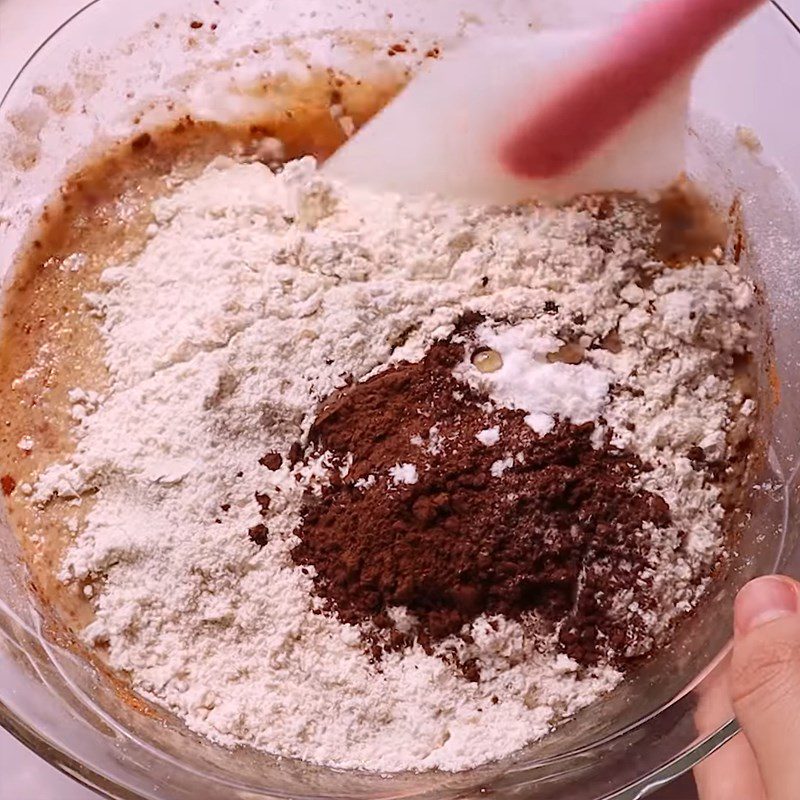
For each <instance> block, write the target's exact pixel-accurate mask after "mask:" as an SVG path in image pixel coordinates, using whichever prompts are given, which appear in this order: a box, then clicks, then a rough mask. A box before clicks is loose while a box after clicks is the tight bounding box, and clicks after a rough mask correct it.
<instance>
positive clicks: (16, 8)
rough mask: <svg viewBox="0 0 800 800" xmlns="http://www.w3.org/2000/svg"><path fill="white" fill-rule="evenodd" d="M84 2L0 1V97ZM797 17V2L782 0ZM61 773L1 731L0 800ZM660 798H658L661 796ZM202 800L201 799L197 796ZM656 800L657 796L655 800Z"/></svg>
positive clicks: (43, 792)
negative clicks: (54, 30)
mask: <svg viewBox="0 0 800 800" xmlns="http://www.w3.org/2000/svg"><path fill="white" fill-rule="evenodd" d="M84 4H85V0H28V2H24V3H21V2H18V0H0V94H2V93H3V91H4V90H5V87H6V86H8V84H9V83H10V81H11V80H12V79H13V77H14V75H15V74H16V72H17V71H18V69H19V68H20V67H21V66H22V64H23V63H24V62H25V60H26V59H27V58H28V56H29V55H30V54H31V53H32V52H33V50H34V49H35V48H36V47H37V46H38V44H39V43H40V42H41V41H42V40H43V39H44V38H45V36H47V34H49V33H50V32H51V31H52V30H53V29H54V28H55V27H56V26H57V25H58V24H59V23H61V22H62V21H64V20H65V19H67V18H68V17H69V16H71V15H72V14H73V13H74V12H75V11H77V10H78V9H80V8H81V7H82V6H83V5H84ZM783 6H784V8H785V9H786V10H787V11H789V13H791V14H793V15H794V17H795V19H800V0H783ZM690 787H691V783H690V782H688V781H687V782H681V783H680V784H679V785H677V786H675V787H673V788H672V790H669V791H667V792H665V793H664V795H663V800H690V798H691V797H692V796H693V792H692V790H691V788H690ZM97 797H98V796H97V795H96V794H94V793H93V792H89V791H87V790H85V789H83V788H82V787H80V786H78V784H76V783H74V782H73V781H72V780H71V779H69V778H66V777H64V776H62V775H61V774H59V773H58V772H57V771H56V770H55V769H53V768H52V767H50V766H48V765H47V764H45V763H44V762H43V761H41V760H40V759H39V758H38V757H37V756H35V755H34V754H33V753H31V752H30V751H28V750H27V749H26V748H25V747H23V746H22V745H21V744H19V743H17V742H16V741H15V740H14V739H13V738H12V737H11V736H10V735H9V734H7V733H6V732H5V731H2V730H1V729H0V800H97ZM659 797H662V795H659ZM198 800H202V798H198ZM654 800H655V798H654Z"/></svg>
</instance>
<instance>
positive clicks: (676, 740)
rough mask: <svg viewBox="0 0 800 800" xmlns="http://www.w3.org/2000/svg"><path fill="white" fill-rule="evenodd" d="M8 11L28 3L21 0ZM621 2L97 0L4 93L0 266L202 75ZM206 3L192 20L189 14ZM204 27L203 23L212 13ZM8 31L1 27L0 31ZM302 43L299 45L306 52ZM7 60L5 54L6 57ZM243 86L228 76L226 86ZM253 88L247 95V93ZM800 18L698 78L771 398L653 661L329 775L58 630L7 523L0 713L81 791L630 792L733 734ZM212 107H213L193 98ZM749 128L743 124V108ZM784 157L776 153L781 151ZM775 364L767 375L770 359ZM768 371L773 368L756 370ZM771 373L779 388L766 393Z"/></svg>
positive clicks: (763, 512) (694, 135)
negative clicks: (750, 478) (724, 562)
mask: <svg viewBox="0 0 800 800" xmlns="http://www.w3.org/2000/svg"><path fill="white" fill-rule="evenodd" d="M2 5H3V9H2V10H3V11H7V10H8V9H9V8H12V7H13V8H14V9H15V10H16V11H18V12H19V15H25V14H29V13H30V11H29V9H28V6H29V4H28V3H25V2H23V0H2ZM630 5H632V2H631V0H628V1H627V2H622V1H621V0H617V2H613V1H611V0H604V2H598V0H583V2H580V1H579V0H573V2H566V0H403V1H402V2H401V0H394V1H392V0H385V1H383V0H339V2H337V3H332V2H330V0H302V2H301V0H250V1H249V2H248V1H247V0H239V2H236V3H234V2H233V0H219V2H218V3H217V2H214V0H191V2H186V0H140V2H138V3H126V2H122V0H95V2H92V3H89V4H88V5H87V6H86V8H84V9H83V10H82V11H81V13H79V14H77V15H76V16H74V17H73V18H72V19H70V20H69V22H68V23H66V24H65V25H63V26H62V27H61V28H59V29H58V30H56V31H55V32H54V33H53V34H52V35H51V36H50V37H49V38H48V39H47V40H46V41H45V42H44V43H43V44H42V45H41V46H40V47H39V49H38V50H37V51H36V53H35V55H34V56H33V57H31V59H30V60H29V61H28V63H27V64H26V66H25V68H24V69H23V71H22V72H21V73H20V75H19V76H18V77H17V78H16V80H15V81H14V82H13V84H12V86H11V87H10V88H9V90H8V92H7V93H6V95H5V97H4V99H3V101H2V106H1V107H0V272H2V273H6V274H7V272H8V270H9V267H10V265H11V264H12V262H13V256H14V253H15V252H16V251H17V250H18V248H19V247H20V246H21V243H22V242H23V240H24V236H25V231H26V230H27V229H28V228H29V227H30V225H31V224H32V222H33V221H35V219H36V214H37V211H38V209H39V208H40V207H41V205H42V203H43V201H44V200H45V198H46V197H47V196H48V195H49V194H51V193H52V192H53V191H55V190H56V189H57V187H58V185H59V181H60V179H61V177H62V176H64V175H65V173H67V172H69V170H70V168H71V167H72V166H74V165H75V164H76V163H80V161H81V160H83V159H86V158H87V157H89V156H90V155H91V153H92V152H93V151H96V150H98V149H99V148H102V147H103V146H104V145H107V144H109V143H111V142H113V141H115V140H117V139H119V138H121V137H129V136H130V135H132V134H133V133H135V131H136V130H137V129H142V128H147V127H149V126H151V125H154V124H158V123H159V122H163V121H164V120H166V119H169V118H175V117H177V116H179V115H181V114H184V113H187V112H190V113H193V114H201V115H202V114H206V115H208V113H209V112H208V110H207V109H206V110H205V111H204V110H203V109H202V108H200V106H202V105H203V104H204V101H205V100H207V99H208V97H209V92H210V91H212V90H213V91H216V92H219V93H220V94H219V97H218V100H219V98H220V97H224V96H226V93H227V96H228V99H229V100H230V101H231V102H230V103H229V104H227V105H226V103H225V102H221V103H220V102H218V103H217V104H216V105H215V106H214V108H216V109H217V111H218V112H219V113H223V112H224V111H225V109H226V108H227V109H228V112H229V113H231V114H236V113H240V112H241V110H242V103H241V101H242V97H243V96H244V95H243V94H242V92H241V91H240V90H241V87H242V86H244V85H247V84H248V82H252V81H253V80H254V79H260V78H261V77H263V76H265V75H266V76H267V77H269V76H270V75H272V76H275V75H281V74H284V73H286V72H289V73H292V72H295V71H296V70H297V69H298V68H300V69H301V70H302V69H303V68H304V67H305V63H306V62H309V61H313V62H315V63H317V64H319V65H320V66H323V67H330V68H333V69H346V70H347V71H349V72H350V73H351V74H353V75H356V76H363V77H365V78H366V79H371V78H374V77H375V75H379V74H381V71H385V70H397V69H398V68H399V65H400V66H402V67H403V68H404V67H405V66H409V67H412V68H413V66H414V64H413V56H412V55H410V56H409V57H408V61H407V62H406V61H403V59H401V58H397V57H394V58H390V57H389V56H388V54H387V52H386V47H376V46H375V43H376V42H377V43H384V44H386V43H389V42H392V41H396V40H397V39H398V38H399V37H401V36H402V37H404V36H406V35H408V36H409V37H410V38H411V40H412V41H415V42H420V43H422V44H425V43H431V42H436V43H437V44H439V45H440V46H442V47H447V45H448V43H450V42H452V41H453V40H455V39H457V38H459V37H463V36H470V35H474V34H475V33H477V32H480V31H481V30H483V29H487V28H488V29H491V30H495V31H496V30H501V29H506V30H512V31H516V32H518V31H519V30H520V29H521V28H524V27H526V26H530V27H533V28H536V27H541V26H552V25H582V24H587V23H594V22H597V21H598V19H606V20H607V19H608V17H609V15H614V14H618V13H620V12H621V11H622V10H623V9H624V8H625V7H626V6H630ZM195 20H197V21H203V22H204V23H205V24H204V25H203V27H202V28H197V26H195V27H192V26H191V24H190V23H191V22H192V21H195ZM214 24H215V25H216V27H215V28H214V29H212V25H214ZM11 35H13V33H12V34H11ZM298 59H299V61H298ZM0 60H2V56H1V55H0ZM237 87H238V88H237ZM245 94H246V93H245ZM797 96H800V35H798V33H797V30H796V29H795V28H794V27H793V26H792V24H791V22H790V20H789V19H788V18H787V17H786V16H785V15H784V14H782V12H781V11H780V9H778V8H777V7H776V6H774V5H773V6H765V7H764V8H763V9H762V10H761V11H759V13H758V14H756V15H755V16H754V17H753V18H751V19H750V20H749V21H748V22H747V23H746V24H745V25H743V26H742V27H741V28H740V29H738V30H737V31H736V32H735V33H734V34H732V35H731V36H730V37H729V38H728V39H727V40H726V41H725V42H724V43H723V44H722V45H720V46H719V47H718V48H717V49H716V50H715V52H714V53H713V54H712V56H711V57H709V58H708V59H707V60H706V61H705V62H704V64H703V66H702V68H701V70H700V73H699V74H698V76H697V79H696V81H695V88H694V95H693V110H692V115H691V126H690V130H689V131H688V132H687V137H688V142H689V153H690V156H689V170H690V173H691V174H692V175H694V176H695V177H696V178H697V179H698V180H700V181H701V182H702V183H703V184H704V185H705V186H707V187H709V189H710V191H711V192H712V193H713V194H714V196H715V197H716V199H717V200H718V202H719V203H721V204H725V205H726V206H727V205H728V204H730V203H732V202H733V201H734V200H735V199H736V200H738V203H739V206H740V208H741V218H742V220H743V225H744V229H745V231H746V240H747V248H746V251H745V258H747V260H748V262H749V265H750V267H751V269H752V270H753V274H754V275H755V276H756V278H757V280H758V281H759V283H760V285H761V287H762V289H763V295H764V298H765V302H766V304H767V307H768V309H769V315H770V324H771V331H772V337H771V340H770V341H769V343H768V342H767V340H768V338H769V337H766V336H765V337H763V338H764V340H765V345H764V350H765V352H764V363H765V364H767V363H772V364H773V367H772V368H771V369H766V368H765V370H764V374H763V375H762V376H761V377H762V382H763V384H764V393H765V396H766V397H770V398H772V400H771V401H770V403H767V405H770V404H771V405H772V406H774V407H773V408H771V417H772V420H771V434H770V436H769V437H768V438H769V441H768V442H766V443H765V444H766V445H767V449H768V458H767V459H766V460H765V466H764V469H763V471H762V472H763V474H761V475H760V476H759V479H758V485H757V486H755V487H754V488H753V513H752V515H751V516H750V518H749V519H748V520H746V522H745V524H744V527H743V530H742V535H741V543H740V545H739V546H738V549H737V551H736V552H735V553H734V555H733V558H732V562H733V563H732V568H731V570H730V571H729V573H728V574H727V575H726V577H725V579H724V581H722V582H721V583H719V584H717V585H715V588H714V589H713V591H712V592H711V593H710V594H709V596H708V597H707V598H706V600H705V602H704V604H703V606H702V608H701V609H700V612H699V613H698V614H696V615H695V616H694V617H693V619H692V620H691V621H690V622H689V623H688V624H687V625H686V626H684V627H683V628H682V629H681V631H680V634H679V636H678V638H677V639H676V641H675V642H674V643H673V645H672V646H670V647H669V648H668V649H666V650H665V651H664V652H662V653H660V654H659V655H658V657H657V658H655V659H654V660H653V661H652V662H650V663H649V664H648V665H647V666H646V667H645V668H643V669H642V670H641V672H639V673H638V674H636V675H635V676H633V677H632V678H631V680H629V681H627V682H626V683H625V684H624V685H623V686H622V687H620V688H619V689H618V690H617V691H616V692H614V693H612V694H611V695H610V696H609V697H607V698H606V699H605V700H604V701H602V702H600V703H598V704H596V705H594V706H592V707H591V708H590V709H588V710H586V711H585V712H582V713H581V714H580V715H579V717H578V718H577V719H576V720H575V721H572V722H570V723H568V724H566V725H564V726H563V727H562V728H560V729H559V730H558V731H556V732H555V733H554V734H553V735H552V736H551V737H549V738H548V739H546V740H545V741H543V742H541V743H539V744H537V745H535V746H531V747H529V748H528V749H526V750H524V751H522V752H520V753H517V754H515V755H514V756H513V757H511V758H508V759H506V760H504V761H503V762H500V763H495V764H491V765H488V766H485V767H482V768H480V769H476V770H472V771H468V772H464V773H460V774H442V773H427V774H400V775H392V776H387V777H382V776H379V775H374V774H358V773H352V772H351V773H346V772H337V771H333V770H329V769H324V768H321V767H315V766H311V765H308V764H304V763H300V762H295V761H291V760H277V759H275V758H271V757H270V756H267V755H264V754H262V753H257V752H253V751H249V750H239V751H236V752H232V751H229V750H226V749H223V748H220V747H217V746H214V745H212V744H210V743H209V742H207V741H204V740H201V739H199V738H197V737H195V736H193V735H192V734H190V733H189V732H187V730H186V729H185V728H183V727H182V726H181V724H180V723H179V722H178V721H177V720H175V719H172V718H170V717H169V715H167V714H166V713H164V712H161V711H155V712H154V711H152V710H151V709H148V708H147V706H146V705H145V704H144V703H141V702H138V703H137V702H136V701H135V700H132V699H131V698H130V697H128V696H126V695H125V692H124V690H123V689H121V688H120V685H119V683H117V682H114V681H113V680H111V679H110V678H109V677H108V676H107V675H105V674H102V673H101V672H99V671H97V670H96V669H94V668H92V667H90V666H89V665H88V664H87V663H86V662H85V661H84V660H83V659H81V658H79V657H78V656H76V655H75V654H74V653H73V652H72V651H71V650H70V649H68V648H66V647H64V646H62V645H61V644H59V642H60V641H62V640H61V638H60V637H59V636H58V633H57V630H54V628H53V626H52V624H51V622H50V621H49V620H50V618H49V617H48V614H47V610H46V609H43V608H42V607H41V606H40V604H39V602H38V600H37V599H36V597H35V595H34V594H33V593H32V592H31V591H30V590H29V583H28V580H27V578H26V572H25V569H24V567H23V566H22V563H21V560H20V554H19V550H18V547H17V544H16V542H15V539H14V537H13V535H12V533H11V531H10V530H9V528H8V526H7V525H6V524H2V523H0V724H2V725H3V726H4V727H6V728H7V729H8V730H10V731H11V732H12V733H13V734H14V735H15V736H17V737H18V738H19V739H20V740H22V741H23V742H24V743H26V744H27V745H28V746H29V747H31V748H32V749H33V750H35V751H36V752H37V753H39V754H40V755H41V756H43V757H44V758H45V759H46V760H48V761H49V762H51V763H52V764H54V765H56V766H57V767H59V768H60V769H62V770H63V771H64V772H67V773H68V774H70V775H72V776H74V777H75V778H77V779H78V780H80V781H82V782H83V783H85V784H87V785H88V786H91V787H92V788H94V789H96V790H98V791H100V792H101V793H104V794H106V795H107V796H109V797H114V798H152V799H153V800H155V798H162V800H163V798H170V800H183V799H184V798H185V800H190V798H191V799H192V800H194V798H197V797H203V798H204V800H223V799H224V800H245V799H246V800H257V798H268V797H269V798H278V797H292V798H353V799H354V800H355V799H356V798H385V799H386V800H389V798H400V797H404V798H412V797H413V798H453V799H454V800H455V798H467V797H477V796H479V795H481V794H489V793H491V794H492V795H494V796H495V797H497V798H512V797H522V796H524V797H526V798H531V800H535V799H538V800H545V799H549V798H559V800H599V799H600V798H617V800H622V799H623V798H626V799H627V800H633V798H639V797H643V796H644V795H645V794H647V793H648V792H649V791H651V790H652V789H654V788H656V787H658V786H660V785H663V784H664V783H666V782H668V781H670V780H671V779H672V778H673V777H675V776H676V775H679V774H680V773H682V772H684V771H686V770H687V769H690V768H691V767H692V766H694V765H695V764H697V763H698V762H699V761H700V760H701V759H702V758H703V757H705V756H706V755H708V754H709V753H711V752H713V751H714V750H715V749H716V748H718V747H719V746H721V745H722V744H723V743H724V742H726V741H727V740H728V739H729V738H730V737H731V736H733V735H734V734H735V733H736V731H737V726H736V723H735V721H733V720H732V718H731V715H730V710H729V709H728V708H727V707H726V705H725V702H724V679H725V670H726V668H727V658H726V652H727V648H728V642H729V638H730V611H731V603H732V599H733V597H734V594H735V592H736V590H737V589H738V588H739V587H740V586H741V585H742V584H743V583H744V582H745V581H746V580H748V579H749V578H751V577H753V576H754V575H756V574H759V573H764V572H772V571H774V570H776V569H777V570H781V571H783V572H786V573H788V574H791V575H794V576H796V577H800V550H798V533H800V525H798V518H797V506H796V499H797V480H796V478H797V469H796V465H797V456H798V452H800V448H798V445H797V443H798V433H799V432H800V408H798V405H800V391H799V387H800V384H799V383H798V382H799V381H800V362H798V360H797V358H796V356H795V353H794V350H795V344H796V341H797V331H798V330H800V313H799V312H798V309H800V303H797V302H796V300H797V299H798V298H800V270H798V269H797V268H796V262H797V260H798V259H797V258H796V254H797V248H798V244H800V230H799V229H798V222H797V221H798V220H799V219H800V216H798V213H797V210H798V204H797V198H796V196H795V192H794V186H793V183H794V181H796V180H797V179H800V150H798V148H796V146H795V143H796V141H797V137H798V134H799V133H800V130H799V129H800V119H798V115H797V113H796V112H795V111H794V110H793V104H792V103H791V100H792V99H793V98H795V97H797ZM206 105H207V104H206ZM739 125H741V126H746V127H747V129H751V130H752V131H754V132H755V134H757V136H758V137H759V139H760V141H761V143H762V144H763V154H762V153H759V152H757V151H758V150H759V147H758V146H757V145H756V142H755V139H754V138H753V136H752V135H750V134H749V133H748V135H746V136H743V135H741V131H740V132H739V134H740V135H738V136H737V135H736V129H737V126H739ZM778 165H780V167H779V166H778ZM776 375H777V376H778V377H777V381H776V380H775V376H776ZM770 376H771V377H770ZM778 383H779V391H778Z"/></svg>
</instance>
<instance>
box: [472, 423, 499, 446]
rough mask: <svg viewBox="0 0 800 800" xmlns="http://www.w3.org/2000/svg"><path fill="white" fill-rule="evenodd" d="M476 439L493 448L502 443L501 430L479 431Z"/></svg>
mask: <svg viewBox="0 0 800 800" xmlns="http://www.w3.org/2000/svg"><path fill="white" fill-rule="evenodd" d="M475 438H476V439H477V440H478V441H479V442H480V443H481V444H482V445H484V446H486V447H492V446H493V445H496V444H497V443H498V442H499V441H500V428H499V427H498V426H495V427H494V428H486V430H483V431H479V432H478V433H476V434H475Z"/></svg>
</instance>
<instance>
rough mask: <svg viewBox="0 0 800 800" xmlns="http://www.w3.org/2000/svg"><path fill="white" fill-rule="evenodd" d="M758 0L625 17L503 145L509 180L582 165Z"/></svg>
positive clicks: (663, 3) (660, 8) (722, 0)
mask: <svg viewBox="0 0 800 800" xmlns="http://www.w3.org/2000/svg"><path fill="white" fill-rule="evenodd" d="M762 2H763V0H656V1H655V2H650V3H647V4H646V5H645V6H643V7H642V8H640V9H638V10H637V11H635V12H634V13H633V14H632V15H631V16H630V17H628V18H627V19H626V20H625V21H624V22H623V24H622V26H621V27H620V28H619V29H617V30H616V31H615V32H614V33H613V34H612V35H611V36H610V37H609V39H608V40H607V41H606V42H605V43H604V44H603V45H602V46H601V47H599V48H598V49H597V50H596V51H595V52H594V53H593V55H592V57H591V58H590V59H589V60H587V61H586V62H585V63H584V64H583V65H582V66H581V67H579V68H578V69H577V70H576V71H575V72H573V73H572V74H571V75H568V77H567V78H566V79H565V80H563V81H561V82H560V83H559V85H558V87H557V88H556V89H555V90H554V91H553V92H552V93H551V94H550V95H549V96H546V98H545V100H544V102H543V103H542V104H540V105H539V106H538V108H537V110H536V111H535V112H534V113H533V114H532V115H531V116H530V117H529V118H528V119H526V120H524V121H523V123H522V124H521V125H520V126H519V127H518V128H517V129H516V130H515V131H514V133H513V134H512V135H511V136H510V137H509V138H508V139H507V140H506V141H505V142H504V143H503V145H502V148H501V160H502V162H503V164H504V166H505V167H506V168H507V169H508V170H509V171H510V172H512V173H513V174H515V175H517V176H519V177H525V178H552V177H555V176H558V175H562V174H564V173H566V172H568V171H569V170H570V168H571V167H573V166H575V165H576V164H578V163H580V162H581V161H582V160H583V159H585V158H586V157H587V156H589V155H590V154H591V153H592V152H593V151H594V150H596V149H597V148H598V147H599V146H600V145H602V144H603V142H605V141H606V140H607V139H608V138H609V137H610V136H611V135H612V134H613V133H614V132H615V131H617V130H618V129H620V128H621V127H622V126H624V125H625V123H626V122H627V121H628V120H629V119H631V117H632V116H633V115H634V114H636V113H637V112H638V111H639V110H640V109H642V108H643V107H645V106H646V105H647V104H648V103H649V101H650V100H652V99H653V98H655V97H657V96H658V94H659V92H661V91H662V90H663V89H664V88H666V87H667V86H668V85H669V83H670V82H671V81H672V80H673V79H674V78H676V77H677V76H678V75H680V74H681V73H683V72H684V71H686V70H687V69H690V68H691V67H692V66H693V65H694V64H695V62H696V61H697V59H698V58H699V57H700V56H702V55H703V54H704V53H705V52H706V50H708V49H709V48H710V47H711V46H712V45H713V44H714V42H716V41H717V39H719V38H720V37H721V36H722V35H723V34H724V33H725V32H726V31H727V30H728V29H729V28H731V27H732V26H733V25H735V24H736V23H737V22H738V21H739V20H741V19H742V17H744V16H745V15H747V14H748V13H749V12H751V11H753V10H754V9H755V8H756V7H757V6H758V5H760V4H761V3H762Z"/></svg>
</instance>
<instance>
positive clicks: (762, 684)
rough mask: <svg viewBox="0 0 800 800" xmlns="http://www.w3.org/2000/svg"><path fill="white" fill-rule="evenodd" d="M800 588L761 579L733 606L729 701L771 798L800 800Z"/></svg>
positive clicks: (789, 582) (784, 580)
mask: <svg viewBox="0 0 800 800" xmlns="http://www.w3.org/2000/svg"><path fill="white" fill-rule="evenodd" d="M798 589H800V586H798V584H797V583H795V582H794V581H792V580H790V579H789V578H781V577H775V576H772V577H765V578H758V579H756V580H755V581H751V582H750V583H749V584H748V585H747V586H745V587H744V589H742V591H741V592H739V595H738V597H737V598H736V603H735V606H734V630H735V635H734V650H733V660H732V664H731V675H730V688H731V699H732V701H733V707H734V709H735V711H736V716H737V717H738V719H739V721H740V723H741V724H742V728H743V729H744V732H745V734H746V735H747V739H748V741H749V742H750V746H751V747H752V748H753V752H754V753H755V757H756V761H757V762H758V766H759V771H760V773H761V779H762V781H763V783H764V787H765V789H766V794H767V797H768V798H769V800H797V798H798V797H800V613H798V610H799V609H800V602H799V600H800V595H799V594H798Z"/></svg>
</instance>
